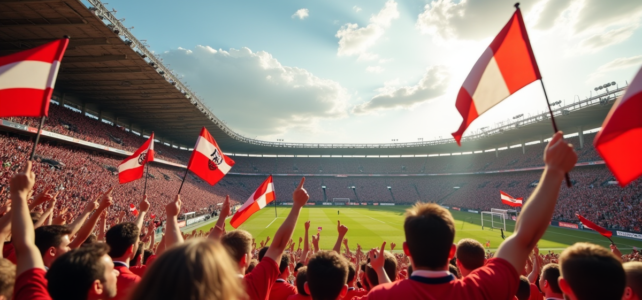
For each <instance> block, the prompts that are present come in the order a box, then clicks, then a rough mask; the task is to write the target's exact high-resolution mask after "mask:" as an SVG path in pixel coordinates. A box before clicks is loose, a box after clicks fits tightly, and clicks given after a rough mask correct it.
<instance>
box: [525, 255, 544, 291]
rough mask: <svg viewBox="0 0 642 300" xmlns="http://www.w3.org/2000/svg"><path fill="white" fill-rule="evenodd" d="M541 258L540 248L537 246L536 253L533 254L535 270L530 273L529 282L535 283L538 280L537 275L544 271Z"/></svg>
mask: <svg viewBox="0 0 642 300" xmlns="http://www.w3.org/2000/svg"><path fill="white" fill-rule="evenodd" d="M540 260H541V258H540V256H539V248H537V246H535V255H533V270H532V271H531V273H530V274H528V282H530V283H533V284H534V283H535V282H536V281H537V277H539V273H540V272H541V271H542V263H541V261H540Z"/></svg>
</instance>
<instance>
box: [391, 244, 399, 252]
mask: <svg viewBox="0 0 642 300" xmlns="http://www.w3.org/2000/svg"><path fill="white" fill-rule="evenodd" d="M396 246H397V244H395V243H390V251H393V250H395V247H396Z"/></svg>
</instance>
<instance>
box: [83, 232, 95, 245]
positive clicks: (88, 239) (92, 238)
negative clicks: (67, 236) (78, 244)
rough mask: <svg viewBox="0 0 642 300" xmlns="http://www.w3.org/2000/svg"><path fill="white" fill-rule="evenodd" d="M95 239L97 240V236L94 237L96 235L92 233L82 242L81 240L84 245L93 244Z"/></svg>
mask: <svg viewBox="0 0 642 300" xmlns="http://www.w3.org/2000/svg"><path fill="white" fill-rule="evenodd" d="M96 240H98V238H96V235H95V234H93V233H92V234H90V235H89V236H88V237H87V239H86V240H85V241H84V242H82V245H83V246H84V245H87V244H93V243H95V242H96Z"/></svg>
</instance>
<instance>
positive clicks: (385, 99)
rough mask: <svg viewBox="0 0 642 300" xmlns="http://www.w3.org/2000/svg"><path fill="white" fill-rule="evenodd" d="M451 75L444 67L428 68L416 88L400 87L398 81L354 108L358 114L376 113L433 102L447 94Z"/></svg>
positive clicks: (379, 90) (381, 89)
mask: <svg viewBox="0 0 642 300" xmlns="http://www.w3.org/2000/svg"><path fill="white" fill-rule="evenodd" d="M449 79H450V74H449V73H448V71H447V70H446V69H445V68H444V67H442V66H435V67H431V68H428V70H427V71H426V74H424V77H423V78H422V79H421V80H419V82H418V83H417V84H416V85H414V86H403V87H398V83H399V81H398V80H395V81H393V82H389V83H387V84H385V85H384V87H382V88H380V89H378V90H377V92H379V94H377V95H376V96H374V97H372V99H370V100H369V101H368V102H365V103H362V104H359V105H357V106H355V107H353V109H352V112H353V113H356V114H364V113H370V112H374V111H380V110H386V109H396V108H409V107H412V106H414V105H416V104H419V103H423V102H426V101H429V100H433V99H435V98H437V97H439V96H441V95H443V94H444V93H445V92H446V88H447V87H448V82H449Z"/></svg>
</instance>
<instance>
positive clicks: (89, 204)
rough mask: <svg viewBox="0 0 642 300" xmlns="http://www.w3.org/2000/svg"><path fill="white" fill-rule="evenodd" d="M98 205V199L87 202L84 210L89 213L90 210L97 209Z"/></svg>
mask: <svg viewBox="0 0 642 300" xmlns="http://www.w3.org/2000/svg"><path fill="white" fill-rule="evenodd" d="M99 206H100V204H99V203H98V201H91V202H87V205H85V209H84V212H85V213H90V212H92V211H94V210H96V209H98V207H99Z"/></svg>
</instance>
